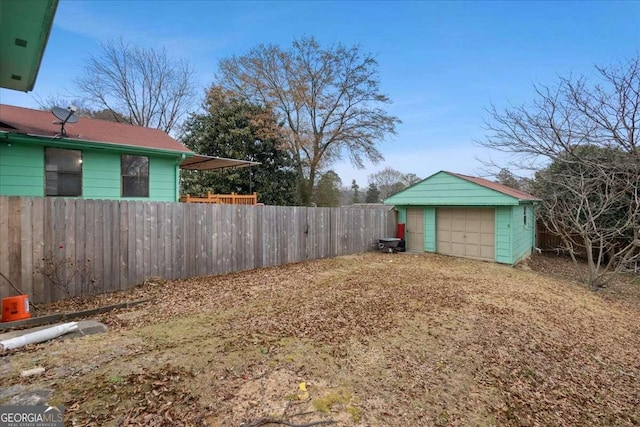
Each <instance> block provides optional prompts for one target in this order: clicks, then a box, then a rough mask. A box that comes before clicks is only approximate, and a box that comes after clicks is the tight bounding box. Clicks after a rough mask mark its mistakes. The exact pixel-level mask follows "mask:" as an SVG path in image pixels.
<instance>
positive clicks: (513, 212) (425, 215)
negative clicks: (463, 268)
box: [384, 171, 538, 264]
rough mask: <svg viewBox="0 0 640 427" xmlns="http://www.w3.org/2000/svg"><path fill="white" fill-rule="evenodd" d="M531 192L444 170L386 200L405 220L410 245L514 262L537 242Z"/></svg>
mask: <svg viewBox="0 0 640 427" xmlns="http://www.w3.org/2000/svg"><path fill="white" fill-rule="evenodd" d="M537 201H538V199H537V198H536V197H534V196H532V195H530V194H527V193H524V192H522V191H518V190H515V189H513V188H510V187H507V186H504V185H501V184H498V183H495V182H492V181H489V180H486V179H483V178H476V177H472V176H467V175H461V174H457V173H453V172H445V171H441V172H438V173H436V174H434V175H431V176H430V177H428V178H426V179H424V180H422V181H420V182H419V183H417V184H415V185H413V186H411V187H409V188H406V189H404V190H402V191H400V192H399V193H396V194H394V195H393V196H391V197H389V198H387V199H385V200H384V203H385V204H386V205H395V207H396V209H397V211H398V223H404V224H405V240H406V248H407V250H409V251H419V252H423V251H426V252H437V253H440V254H445V255H454V256H459V257H466V258H474V259H481V260H488V261H495V262H500V263H504V264H515V263H516V262H518V261H520V260H521V259H523V258H526V257H527V256H529V255H530V254H531V251H532V249H533V247H534V245H535V210H534V209H535V205H534V204H535V202H537Z"/></svg>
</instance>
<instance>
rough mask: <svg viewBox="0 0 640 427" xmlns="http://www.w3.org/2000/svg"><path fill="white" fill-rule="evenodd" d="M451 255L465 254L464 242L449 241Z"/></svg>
mask: <svg viewBox="0 0 640 427" xmlns="http://www.w3.org/2000/svg"><path fill="white" fill-rule="evenodd" d="M451 255H456V256H466V251H465V245H464V243H451Z"/></svg>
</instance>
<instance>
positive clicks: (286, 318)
mask: <svg viewBox="0 0 640 427" xmlns="http://www.w3.org/2000/svg"><path fill="white" fill-rule="evenodd" d="M554 263H556V264H557V261H555V260H553V259H542V260H540V259H534V260H532V261H531V262H530V263H529V266H530V267H531V268H533V269H534V270H540V272H538V271H534V270H528V269H518V268H516V269H514V268H510V267H508V266H502V265H496V264H490V263H484V262H476V261H469V260H461V259H455V258H449V257H442V256H437V255H431V254H420V255H414V254H378V253H371V254H365V255H356V256H348V257H341V258H337V259H331V260H320V261H313V262H308V263H301V264H295V265H288V266H283V267H277V268H270V269H263V270H257V271H252V272H246V273H238V274H231V275H226V276H221V277H204V278H194V279H190V280H184V281H174V282H164V281H152V282H151V283H148V284H147V285H145V286H144V287H140V288H137V289H135V290H133V291H132V292H129V293H122V294H113V295H110V296H108V297H106V296H103V297H100V298H97V299H96V300H95V301H93V302H89V304H103V303H105V302H110V303H111V302H116V301H119V300H122V299H125V298H126V299H138V298H143V297H145V298H148V297H151V298H153V299H154V302H153V303H152V304H148V305H147V306H146V307H144V308H142V309H140V308H139V307H137V308H136V309H132V310H130V311H131V312H126V313H123V312H121V313H112V314H109V315H105V316H103V317H102V319H101V320H102V321H104V322H106V323H108V324H109V325H110V326H111V328H112V330H111V331H110V332H109V333H108V334H106V335H101V336H92V337H86V338H83V339H81V340H75V341H68V342H52V343H49V344H44V345H39V346H35V347H33V348H32V349H30V350H29V351H27V352H21V353H19V352H16V353H13V354H10V355H7V356H4V357H3V358H2V359H4V360H2V359H0V363H5V364H9V365H10V369H4V370H0V372H5V373H4V374H2V373H0V378H1V380H2V383H3V385H4V384H5V383H6V384H14V383H18V382H20V380H19V379H18V376H17V373H18V372H19V370H20V369H24V368H27V367H32V366H33V365H34V364H40V365H44V366H45V367H47V368H48V369H47V373H46V374H45V376H44V377H40V378H36V379H29V380H26V381H27V384H28V385H29V386H30V387H41V386H47V387H50V388H53V389H54V391H55V401H54V402H55V403H62V404H65V405H67V408H68V409H67V416H68V420H69V422H70V424H71V425H73V424H74V423H75V424H78V425H80V424H87V423H94V424H95V425H108V424H111V425H121V424H125V425H126V424H129V425H133V424H134V423H136V422H139V423H141V425H142V424H149V423H151V422H154V423H156V425H163V423H164V425H216V426H217V425H219V426H234V425H235V426H242V425H249V424H250V423H251V422H256V421H259V420H261V419H266V418H279V419H286V420H289V421H290V422H294V423H300V424H302V423H309V422H312V421H317V420H328V419H332V420H334V421H336V422H337V425H345V426H355V425H357V426H387V425H416V426H431V425H433V426H449V425H450V426H467V425H477V426H492V425H507V426H509V425H513V426H523V425H532V426H533V425H556V426H563V425H572V426H574V425H620V426H632V425H639V424H640V409H639V408H640V392H639V386H638V383H639V381H640V358H639V357H638V354H639V353H640V325H638V322H637V319H638V315H639V314H640V305H639V304H638V301H640V298H639V295H638V293H636V292H635V289H636V287H634V286H636V285H633V284H629V282H630V281H624V280H623V281H620V282H619V283H617V284H615V286H612V289H610V290H609V291H607V292H605V293H593V292H591V291H588V290H587V289H584V288H583V287H582V286H580V285H578V284H576V283H574V282H571V281H568V280H566V279H564V278H558V277H556V276H554V275H553V265H554ZM558 266H559V267H560V270H561V271H562V265H558ZM620 289H626V290H625V291H620ZM635 298H637V299H635ZM83 304H86V302H85V303H83ZM74 306H78V304H77V303H74V302H73V301H69V302H63V303H58V304H55V305H52V306H50V307H47V308H46V309H47V310H65V309H68V308H69V307H74ZM70 346H72V348H71V347H70ZM70 350H72V351H70ZM301 382H305V383H306V384H307V391H308V393H309V396H308V397H307V396H306V395H304V394H301V393H300V390H299V384H300V383H301ZM301 397H302V398H301ZM145 417H146V418H145ZM243 423H244V424H243ZM265 425H266V424H265Z"/></svg>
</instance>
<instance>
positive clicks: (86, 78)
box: [75, 40, 195, 132]
mask: <svg viewBox="0 0 640 427" xmlns="http://www.w3.org/2000/svg"><path fill="white" fill-rule="evenodd" d="M194 76H195V74H194V71H193V68H192V67H191V66H190V65H189V64H188V63H187V62H185V61H182V60H175V59H172V58H170V57H169V56H168V55H167V52H166V51H165V50H164V49H162V50H156V49H152V48H148V49H147V48H141V47H137V46H131V45H130V44H128V43H125V42H124V41H122V40H120V41H117V42H106V43H104V44H102V46H101V49H100V50H99V51H98V52H97V53H96V54H92V55H91V57H90V58H89V60H88V62H87V64H86V65H85V66H84V74H83V75H82V76H81V77H79V78H77V79H76V80H75V83H76V86H77V88H78V90H79V92H80V94H82V96H83V97H84V98H85V99H86V100H87V101H88V102H89V103H90V104H91V106H92V107H93V109H94V110H97V111H102V110H106V111H108V112H110V113H111V117H112V119H113V120H115V121H125V122H127V123H131V124H134V125H139V126H147V127H152V128H157V129H161V130H163V131H165V132H171V131H172V130H174V129H175V127H176V125H178V124H179V123H180V121H181V120H182V118H183V117H184V116H185V114H186V113H187V112H188V109H189V108H190V107H191V105H192V103H193V100H194V96H195V81H194Z"/></svg>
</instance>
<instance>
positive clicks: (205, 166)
mask: <svg viewBox="0 0 640 427" xmlns="http://www.w3.org/2000/svg"><path fill="white" fill-rule="evenodd" d="M259 164H260V163H259V162H250V161H248V160H236V159H225V158H224V157H213V156H201V155H199V154H198V155H195V156H193V157H188V158H186V159H184V160H183V161H182V163H180V169H189V170H197V171H201V170H212V169H225V168H246V167H249V166H256V165H259Z"/></svg>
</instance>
